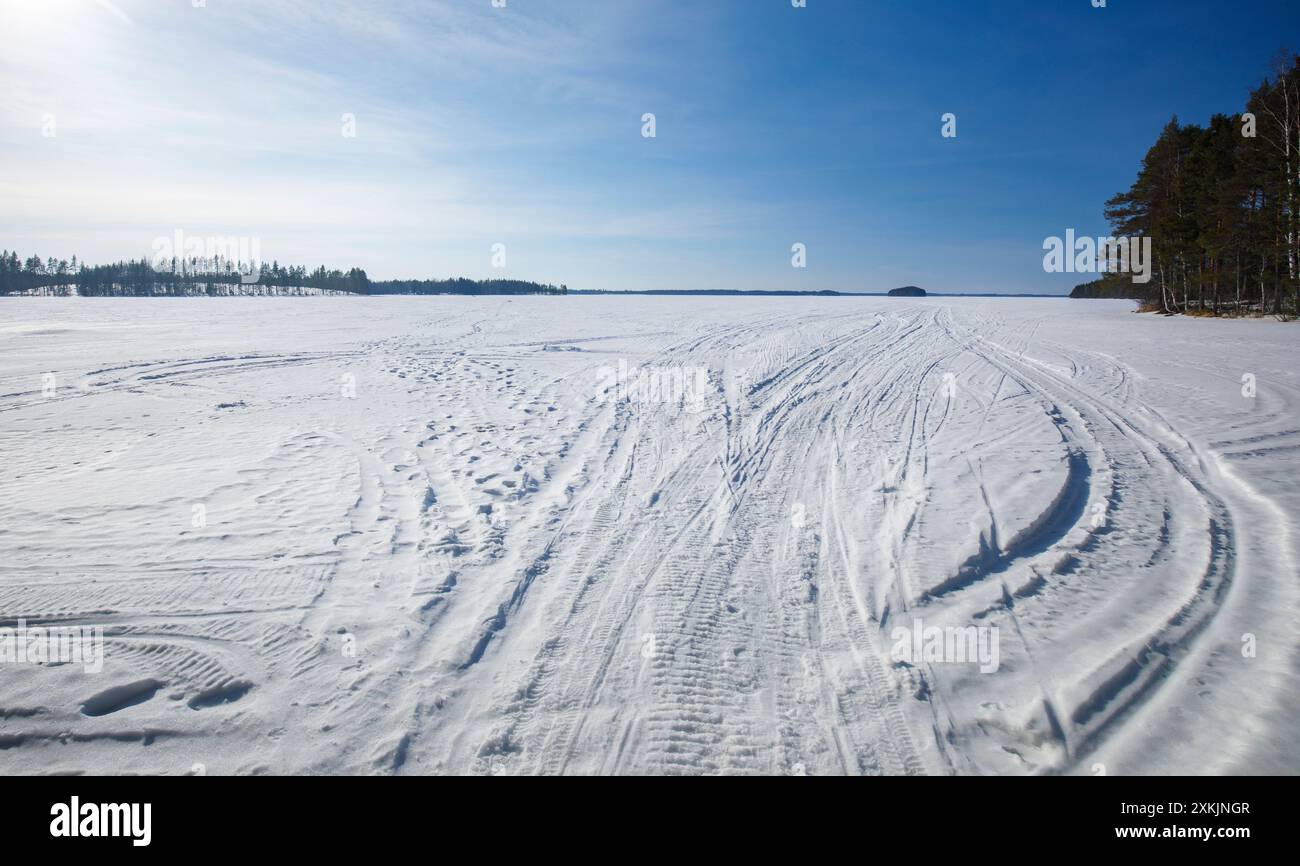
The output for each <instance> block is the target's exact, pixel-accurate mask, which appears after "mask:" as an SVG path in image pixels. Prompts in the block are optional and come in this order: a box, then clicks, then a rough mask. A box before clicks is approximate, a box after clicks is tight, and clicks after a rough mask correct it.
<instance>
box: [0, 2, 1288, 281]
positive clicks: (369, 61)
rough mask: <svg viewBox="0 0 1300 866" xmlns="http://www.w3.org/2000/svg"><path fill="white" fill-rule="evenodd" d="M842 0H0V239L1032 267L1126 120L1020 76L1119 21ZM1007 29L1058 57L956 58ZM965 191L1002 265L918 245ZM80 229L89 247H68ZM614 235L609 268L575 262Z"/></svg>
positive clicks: (1118, 174) (390, 257) (822, 271)
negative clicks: (496, 0) (954, 116)
mask: <svg viewBox="0 0 1300 866" xmlns="http://www.w3.org/2000/svg"><path fill="white" fill-rule="evenodd" d="M1013 5H1018V4H1013ZM864 6H865V4H860V3H858V2H855V0H822V2H819V3H816V4H812V5H810V6H809V7H808V8H806V9H795V8H793V7H789V6H788V4H781V3H776V4H754V3H750V2H740V0H735V2H718V3H709V4H672V5H671V8H670V9H669V8H668V7H666V6H665V4H664V3H662V2H660V0H620V2H617V3H612V2H603V0H602V2H598V0H530V2H512V3H510V4H509V6H507V7H506V8H495V7H493V6H492V5H491V4H490V3H489V2H487V0H481V2H480V0H420V2H415V0H397V2H380V0H355V2H339V0H336V2H308V0H220V2H217V0H209V2H208V3H207V4H206V6H202V7H194V6H193V5H192V4H190V3H157V2H153V0H5V2H3V3H0V30H3V32H5V33H6V34H8V35H9V36H10V38H9V39H8V44H7V50H6V51H5V52H4V53H3V54H0V78H2V79H3V82H4V86H3V87H0V146H2V147H3V148H4V152H5V159H4V161H3V163H0V189H3V190H4V191H5V193H6V207H5V208H4V209H3V211H0V234H4V235H5V236H6V238H15V239H22V242H23V247H24V249H27V248H28V246H29V245H35V246H39V247H40V249H36V250H33V251H34V252H40V253H41V254H42V255H62V256H70V255H72V254H73V253H76V254H78V255H81V256H84V257H90V258H92V259H107V258H113V259H116V258H121V257H124V256H134V255H141V254H143V253H144V252H147V251H148V249H149V248H150V244H151V242H152V240H153V238H154V237H156V235H157V234H158V233H160V232H167V231H171V230H173V229H175V228H178V227H179V228H185V229H187V230H194V231H203V230H210V231H214V232H222V233H227V234H258V233H263V234H264V235H265V236H264V237H263V243H264V249H265V250H266V251H267V254H268V256H275V255H280V257H281V258H288V257H289V256H291V255H292V256H305V257H307V258H308V260H309V261H311V262H313V263H315V262H323V263H327V264H330V265H331V266H336V267H348V266H351V265H361V266H363V267H366V268H367V270H369V271H370V272H372V273H373V274H375V275H376V276H418V275H422V274H425V273H427V272H435V271H436V272H438V273H464V274H466V275H469V276H487V275H489V274H490V273H491V264H490V256H489V252H488V251H489V250H490V249H491V247H492V245H493V244H496V243H505V244H508V245H510V244H515V245H518V246H519V247H520V250H519V251H520V253H521V254H520V255H518V256H512V258H511V261H512V268H513V269H516V270H517V271H518V273H517V275H518V276H523V277H535V278H538V279H550V280H556V281H563V282H567V283H568V284H570V285H573V286H578V287H587V288H644V287H653V286H655V284H656V281H658V280H661V279H664V278H665V277H664V275H665V274H672V275H673V278H674V279H678V280H680V281H681V284H680V285H679V286H678V287H681V288H713V287H717V285H716V283H715V282H714V281H715V280H716V279H719V277H718V276H717V275H730V276H729V277H726V276H723V277H721V278H722V279H724V281H725V283H726V285H729V286H735V287H740V288H797V289H817V288H832V289H849V290H852V289H873V288H874V289H879V288H888V287H889V286H887V285H877V284H875V283H872V282H870V281H869V280H870V277H864V275H869V274H872V273H876V272H878V268H879V267H880V266H881V265H882V263H889V264H890V265H892V266H894V267H898V268H901V269H903V270H904V271H906V270H907V269H908V268H909V267H911V268H914V270H915V272H916V273H917V274H918V277H917V279H918V280H919V279H920V275H921V274H925V275H927V276H929V277H932V278H933V279H934V280H935V281H936V282H938V283H939V284H940V285H939V286H938V287H940V288H950V289H960V288H962V287H963V285H973V284H978V285H980V286H982V287H985V286H987V285H989V284H990V283H992V282H993V281H994V280H995V279H1002V280H1006V281H1007V283H1008V284H1007V286H1006V287H1007V288H1011V289H1021V290H1042V289H1044V288H1045V287H1046V286H1045V285H1044V281H1043V274H1042V272H1041V267H1040V266H1039V265H1040V261H1039V260H1040V258H1041V256H1040V254H1039V253H1040V251H1039V249H1038V247H1039V244H1040V243H1041V237H1042V234H1043V230H1042V226H1043V225H1049V226H1053V227H1055V226H1058V225H1066V224H1068V225H1077V226H1079V227H1080V228H1081V229H1083V230H1086V229H1087V228H1088V224H1089V220H1092V221H1094V222H1096V223H1100V213H1099V212H1098V207H1097V204H1096V203H1097V202H1098V201H1101V200H1104V198H1105V197H1107V196H1109V195H1110V194H1112V193H1113V192H1114V191H1115V190H1114V189H1111V188H1102V187H1100V186H1098V185H1097V182H1096V181H1084V180H1079V179H1077V175H1076V174H1074V173H1071V172H1070V170H1069V166H1070V161H1071V160H1072V159H1075V160H1086V161H1088V162H1090V163H1094V164H1095V163H1096V162H1098V160H1108V161H1109V162H1112V163H1113V164H1114V166H1115V169H1114V174H1115V178H1116V179H1115V184H1118V183H1119V182H1121V181H1122V179H1123V177H1124V175H1125V174H1126V173H1127V171H1128V168H1129V166H1130V165H1131V163H1132V161H1133V159H1134V158H1136V156H1140V153H1139V152H1138V151H1139V150H1140V149H1141V148H1142V147H1144V144H1143V142H1145V141H1146V140H1147V138H1148V136H1147V132H1148V130H1145V129H1139V130H1133V131H1132V134H1131V139H1132V141H1131V143H1130V142H1126V141H1123V140H1117V139H1116V136H1115V134H1114V133H1113V132H1103V130H1106V129H1110V130H1114V129H1115V128H1116V124H1110V125H1109V126H1108V124H1107V112H1108V111H1116V110H1119V109H1118V108H1115V107H1112V106H1108V105H1106V104H1105V102H1104V101H1103V102H1102V103H1101V104H1098V105H1097V106H1095V111H1092V112H1091V113H1090V119H1089V124H1088V126H1087V127H1086V128H1080V127H1079V126H1078V125H1077V124H1076V122H1075V118H1076V117H1077V112H1074V111H1072V110H1070V109H1069V106H1065V107H1062V106H1059V105H1051V104H1044V101H1043V97H1042V95H1041V94H1042V93H1043V92H1044V91H1048V92H1064V93H1068V92H1071V90H1070V88H1071V87H1075V86H1077V84H1078V82H1076V81H1075V77H1076V76H1075V75H1074V73H1073V72H1072V71H1071V69H1072V64H1071V63H1070V62H1069V61H1070V53H1071V52H1078V53H1079V54H1080V56H1081V57H1082V56H1084V55H1085V54H1090V53H1095V52H1097V51H1098V50H1105V51H1112V50H1113V51H1122V50H1125V49H1124V45H1122V44H1120V45H1116V46H1110V45H1109V43H1108V44H1107V46H1106V47H1104V48H1103V49H1098V48H1097V47H1096V46H1095V45H1089V44H1087V43H1086V42H1085V41H1084V40H1079V41H1078V43H1077V44H1075V43H1073V42H1065V43H1062V42H1060V41H1059V34H1060V33H1061V32H1064V31H1066V30H1069V28H1070V27H1074V28H1076V30H1077V29H1079V28H1083V31H1084V32H1086V31H1087V28H1090V27H1098V28H1100V27H1102V26H1103V25H1104V22H1099V21H1098V20H1097V17H1096V16H1091V17H1090V16H1088V15H1087V14H1086V13H1087V12H1088V11H1092V10H1091V9H1090V7H1087V6H1086V4H1084V7H1085V8H1084V10H1083V14H1076V13H1075V12H1073V11H1072V12H1062V13H1059V14H1058V15H1057V17H1055V18H1051V19H1050V20H1049V21H1048V22H1047V23H1044V20H1043V15H1044V13H1042V12H1033V13H1032V14H1031V13H1030V12H1029V11H1028V10H1029V9H1030V6H1029V5H1026V6H1025V7H1024V14H1022V15H1019V16H1017V15H1016V14H1014V12H1012V11H1006V10H1003V11H1000V12H999V13H998V15H997V16H996V17H992V16H991V12H990V11H989V9H985V8H982V7H980V6H979V4H976V6H974V7H972V8H971V9H970V10H967V11H963V12H961V13H958V14H956V15H955V18H956V19H957V20H953V21H949V22H947V23H945V24H944V25H943V27H940V25H939V24H938V23H936V22H934V21H932V20H929V19H927V18H926V16H925V15H923V14H922V13H921V12H920V11H913V10H907V9H893V8H890V9H887V10H878V9H877V10H875V11H871V10H867V9H865V8H864ZM963 8H964V7H963ZM998 8H999V9H1002V7H998ZM669 12H670V13H671V14H668V13H669ZM1067 17H1068V21H1064V19H1065V18H1067ZM1255 20H1256V21H1257V22H1260V21H1262V20H1263V19H1262V18H1256V19H1255ZM1063 22H1064V23H1063ZM1067 25H1068V26H1067ZM1257 26H1266V25H1257ZM953 28H956V30H959V31H961V32H962V33H963V34H964V35H963V38H962V39H957V38H956V37H955V36H954V35H953V32H955V31H954V30H953ZM1008 28H1010V29H1012V30H1015V31H1016V34H1015V36H1016V40H1015V44H1017V45H1025V44H1036V42H1035V39H1034V34H1035V32H1038V31H1039V30H1041V31H1042V33H1044V34H1048V35H1050V34H1057V36H1053V37H1052V38H1054V39H1057V40H1058V42H1057V43H1056V47H1055V48H1054V49H1053V51H1054V52H1055V53H1054V54H1053V60H1054V62H1053V64H1052V65H1051V66H1050V67H1043V66H1042V64H1041V58H1039V57H1037V56H1036V55H1033V54H1030V55H1023V54H1022V55H1021V56H1013V55H1008V56H999V57H990V56H987V55H981V56H978V57H976V56H974V55H975V54H977V53H979V52H978V51H977V49H976V48H974V47H973V46H976V45H977V44H978V42H979V37H980V36H981V34H984V35H988V36H989V38H998V39H1004V40H1005V39H1007V38H1009V37H1007V36H1006V35H1005V34H1003V35H1001V36H996V37H995V36H994V34H995V33H1003V31H1005V30H1006V29H1008ZM1071 32H1073V31H1071ZM1099 32H1100V31H1099ZM904 37H905V38H904ZM1133 38H1135V39H1136V38H1137V37H1136V36H1134V37H1133ZM1120 41H1121V42H1122V41H1123V40H1122V39H1121V40H1120ZM1221 41H1223V42H1224V44H1229V42H1230V40H1221ZM142 46H147V50H142ZM1044 50H1046V49H1044ZM1062 54H1063V55H1064V56H1057V55H1062ZM1058 60H1059V61H1060V62H1055V61H1058ZM1222 62H1223V63H1224V64H1225V65H1227V64H1230V63H1231V62H1232V58H1228V57H1225V58H1222ZM955 68H962V69H967V70H974V71H973V72H970V73H968V74H966V75H964V76H954V75H953V74H952V70H953V69H955ZM903 70H908V71H906V72H904V71H903ZM918 70H920V71H919V72H918ZM1197 70H1198V71H1197V72H1196V73H1194V74H1204V75H1206V76H1209V77H1213V76H1216V75H1220V76H1221V75H1223V74H1224V73H1223V71H1221V70H1206V69H1203V68H1202V67H1197ZM1234 74H1236V75H1241V74H1242V73H1241V72H1234ZM1168 86H1169V88H1170V90H1171V92H1179V93H1181V92H1183V90H1186V88H1182V89H1181V90H1180V83H1179V82H1178V81H1175V80H1173V79H1171V80H1170V82H1169V85H1168ZM1153 98H1154V96H1153ZM1219 107H1220V105H1219V104H1217V103H1216V105H1215V109H1216V110H1217V109H1218V108H1219ZM1196 110H1198V107H1196V106H1189V111H1191V112H1193V113H1194V112H1195V111H1196ZM945 111H957V112H959V113H960V115H961V129H962V134H961V136H960V137H959V139H958V140H957V141H956V142H946V141H944V140H943V139H942V138H940V136H939V126H940V121H939V118H940V115H941V114H943V113H944V112H945ZM1207 111H1208V109H1207ZM647 112H651V113H654V114H655V115H656V117H657V119H658V130H657V137H656V138H654V139H652V140H647V139H645V138H643V137H642V135H641V118H642V116H643V115H644V114H645V113H647ZM47 118H50V119H52V121H53V124H54V127H55V128H56V129H57V134H56V135H53V136H49V135H45V134H43V131H45V130H46V129H47V128H48V127H49V124H48V123H46V119H47ZM349 118H350V119H351V123H352V124H353V129H354V130H355V136H354V137H348V136H345V135H344V133H343V130H344V128H345V125H346V124H347V123H348V119H349ZM1125 122H1126V123H1130V124H1131V121H1129V120H1126V121H1125ZM1153 122H1154V121H1153ZM1122 137H1123V133H1122V134H1121V138H1122ZM1008 154H1028V156H1026V157H1025V158H1023V159H1022V158H1015V159H1009V158H1007V155H1008ZM1034 154H1040V155H1047V156H1043V157H1041V158H1039V157H1035V156H1034ZM1098 176H1104V172H1097V171H1094V172H1092V173H1090V177H1098ZM1031 190H1033V191H1036V193H1037V194H1035V195H1031V194H1029V193H1030V191H1031ZM1044 191H1046V192H1044ZM952 202H956V203H958V206H959V207H960V209H961V212H960V213H958V214H954V213H953V212H952V211H951V210H949V209H950V208H951V207H952V205H951V204H950V203H952ZM982 211H984V212H982ZM1008 212H1010V213H1011V214H1012V217H1011V218H1010V219H1001V217H1003V216H1004V215H1005V214H1007V213H1008ZM989 213H997V214H998V215H999V217H1000V222H999V230H1000V231H1001V232H1003V233H1004V234H1005V233H1020V235H1022V236H1023V246H1022V252H1020V253H1017V254H1016V255H1015V257H1014V258H1013V260H1012V261H1010V262H1003V263H1002V266H1001V268H1000V271H999V272H998V273H996V274H995V273H992V272H983V271H981V272H979V273H973V272H972V267H981V268H982V267H983V266H982V265H980V264H978V263H975V264H972V263H971V262H935V261H934V257H933V255H931V254H930V252H929V251H932V250H935V249H940V248H945V247H947V248H953V247H963V248H968V247H978V246H979V245H980V244H981V243H983V242H988V243H993V242H997V243H1005V242H1006V238H1005V237H998V238H992V237H990V236H989V235H988V231H989V226H990V224H991V222H992V221H991V220H990V219H989V218H988V214H989ZM192 220H202V221H204V223H205V224H204V225H202V226H191V225H189V224H188V223H189V222H190V221H192ZM530 221H531V222H530ZM114 224H116V225H118V226H119V228H120V231H119V232H118V233H117V234H116V235H114V233H113V232H112V231H111V229H110V228H109V227H111V226H113V225H114ZM79 227H82V228H84V229H85V230H86V234H87V236H88V237H89V236H93V237H94V238H95V240H94V241H93V243H92V242H89V241H88V242H87V244H85V245H84V246H83V245H79V244H76V243H72V242H70V241H69V240H68V239H69V238H76V236H77V229H78V228H79ZM1098 227H1100V226H1098ZM56 228H57V229H58V231H57V234H56V233H55V229H56ZM92 229H93V230H94V231H93V232H92V231H91V230H92ZM638 235H640V236H642V239H643V240H644V241H645V243H644V245H643V246H642V247H640V248H638V249H630V248H629V247H627V246H626V245H627V244H633V243H635V240H636V238H637V236H638ZM363 236H364V237H369V238H373V237H375V236H382V237H384V238H385V239H386V240H385V243H383V244H382V245H376V244H374V243H373V242H362V241H360V240H359V239H360V238H361V237H363ZM44 238H49V240H43V239H44ZM14 242H16V241H14ZM794 243H804V244H806V245H807V247H808V249H809V260H810V267H809V268H808V269H807V270H806V271H805V272H795V271H794V270H793V269H791V268H789V266H788V265H789V250H790V248H791V245H792V244H794ZM614 244H617V245H618V247H619V255H620V257H621V260H622V261H626V262H636V263H637V265H636V270H635V271H634V270H633V269H632V267H631V265H629V266H627V267H623V268H619V267H613V268H603V267H602V268H597V267H596V266H594V265H593V264H592V263H593V262H597V261H600V260H602V257H603V256H604V254H605V253H606V252H608V251H609V249H610V248H611V245H614ZM710 257H711V258H710ZM686 261H692V262H698V261H705V262H708V267H707V268H705V267H699V268H697V269H696V270H693V271H683V269H682V266H681V263H682V262H686ZM1064 288H1068V287H1064Z"/></svg>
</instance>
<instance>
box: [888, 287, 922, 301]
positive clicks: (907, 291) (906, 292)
mask: <svg viewBox="0 0 1300 866" xmlns="http://www.w3.org/2000/svg"><path fill="white" fill-rule="evenodd" d="M889 297H891V298H924V297H926V294H925V289H922V288H920V287H918V286H903V287H902V288H901V289H894V290H893V291H891V292H890V293H889Z"/></svg>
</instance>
